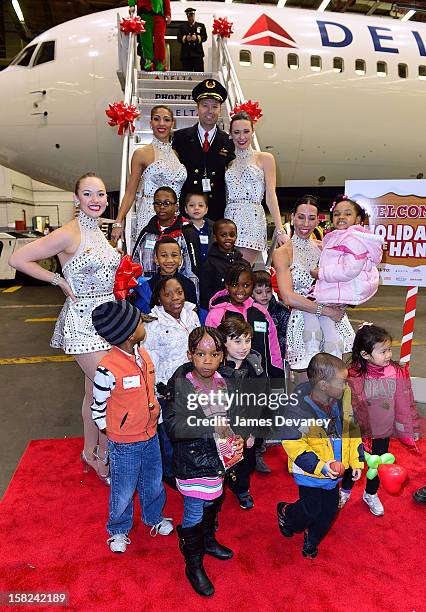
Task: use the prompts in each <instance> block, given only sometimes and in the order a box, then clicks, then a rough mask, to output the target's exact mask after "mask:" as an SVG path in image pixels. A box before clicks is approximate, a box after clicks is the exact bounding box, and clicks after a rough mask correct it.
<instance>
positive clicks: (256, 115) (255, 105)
mask: <svg viewBox="0 0 426 612" xmlns="http://www.w3.org/2000/svg"><path fill="white" fill-rule="evenodd" d="M241 111H245V112H246V113H247V114H248V115H250V117H251V120H252V121H253V123H256V122H257V121H258V120H259V119H260V118H261V117H262V116H263V112H262V109H261V108H260V106H259V102H253V101H252V100H247V102H243V103H242V104H236V105H235V106H234V108H233V110H232V111H231V117H233V116H234V115H236V114H237V113H240V112H241Z"/></svg>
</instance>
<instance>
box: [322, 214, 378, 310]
mask: <svg viewBox="0 0 426 612" xmlns="http://www.w3.org/2000/svg"><path fill="white" fill-rule="evenodd" d="M322 245H323V246H322V253H321V258H320V261H319V276H318V280H317V282H316V283H315V286H314V289H313V295H314V296H315V300H316V301H317V302H320V303H322V304H352V305H355V306H356V305H358V304H362V303H363V302H366V301H367V300H369V299H370V298H371V297H373V295H374V294H375V293H376V291H377V289H378V287H379V271H378V270H377V264H379V263H380V261H381V259H382V248H383V238H382V237H381V236H376V235H375V234H373V233H372V232H370V230H368V229H365V228H363V227H361V225H351V227H349V228H348V229H347V230H344V231H342V230H334V231H333V232H330V233H329V234H326V236H324V239H323V241H322Z"/></svg>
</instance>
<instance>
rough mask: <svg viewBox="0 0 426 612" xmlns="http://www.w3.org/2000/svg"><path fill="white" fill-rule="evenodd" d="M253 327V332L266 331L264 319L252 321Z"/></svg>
mask: <svg viewBox="0 0 426 612" xmlns="http://www.w3.org/2000/svg"><path fill="white" fill-rule="evenodd" d="M253 328H254V331H255V332H263V333H265V332H266V322H265V321H253Z"/></svg>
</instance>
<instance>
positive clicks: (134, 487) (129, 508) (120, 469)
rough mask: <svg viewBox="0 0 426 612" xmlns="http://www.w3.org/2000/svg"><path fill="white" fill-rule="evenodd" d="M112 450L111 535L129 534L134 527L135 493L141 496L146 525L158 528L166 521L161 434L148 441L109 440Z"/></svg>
mask: <svg viewBox="0 0 426 612" xmlns="http://www.w3.org/2000/svg"><path fill="white" fill-rule="evenodd" d="M108 447H109V457H110V469H111V491H110V496H109V520H108V523H107V531H108V533H109V534H110V535H115V534H116V533H129V531H130V529H131V528H132V526H133V496H134V494H135V491H137V492H138V495H139V502H140V505H141V510H142V520H143V522H144V523H145V525H156V524H157V523H159V522H160V521H161V520H162V518H163V515H162V512H163V508H164V504H165V502H166V493H165V491H164V487H163V483H162V481H161V473H162V468H161V454H160V445H159V442H158V436H157V434H155V436H154V437H153V438H151V439H150V440H146V441H145V442H129V443H121V442H112V441H111V440H109V441H108Z"/></svg>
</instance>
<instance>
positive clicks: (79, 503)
mask: <svg viewBox="0 0 426 612" xmlns="http://www.w3.org/2000/svg"><path fill="white" fill-rule="evenodd" d="M420 446H421V448H422V451H423V455H422V456H419V455H413V454H411V453H409V452H408V451H407V450H405V449H404V448H402V447H401V445H400V444H398V443H396V444H394V446H393V449H391V450H393V452H394V453H395V455H396V457H397V461H398V463H399V464H400V465H403V466H404V467H406V468H407V469H409V472H410V482H409V483H408V485H407V486H406V487H405V489H404V491H403V492H402V494H401V495H400V496H398V497H392V496H390V495H388V494H387V493H385V492H382V494H381V497H382V501H383V503H384V506H385V511H386V513H385V516H384V517H382V518H376V517H374V516H373V515H372V514H370V512H369V510H368V508H367V506H366V505H365V504H364V503H363V502H362V500H361V499H360V497H361V494H362V490H363V487H362V486H361V485H358V486H356V487H355V489H354V492H353V494H352V499H351V501H350V502H349V503H348V504H347V505H346V506H345V508H344V509H343V510H342V512H341V513H340V515H339V516H338V518H337V520H336V522H335V524H334V526H333V527H332V529H331V531H330V532H329V534H328V536H327V537H326V539H325V540H324V542H323V543H322V544H321V547H320V554H319V556H318V557H317V559H315V560H307V559H304V558H303V557H302V555H301V546H302V535H296V536H294V537H293V538H289V539H287V538H283V537H282V536H281V534H280V533H279V531H278V527H277V520H276V516H275V506H276V503H277V501H279V500H294V499H295V498H296V491H297V490H296V487H295V485H294V483H293V481H292V479H291V478H290V477H289V475H288V474H287V473H286V472H285V465H286V461H285V456H284V453H283V451H282V450H281V448H280V447H274V448H272V449H270V450H268V453H267V461H268V463H269V464H270V465H271V467H272V468H273V473H272V475H270V476H262V475H260V476H259V475H256V476H254V478H253V484H252V493H253V497H254V499H255V508H254V509H253V510H252V511H249V512H247V511H243V510H241V509H240V508H239V506H238V505H237V503H236V501H235V498H234V497H233V496H232V495H231V494H230V493H228V495H227V499H226V501H225V504H224V508H223V511H222V512H221V515H220V529H219V534H218V539H219V540H221V541H222V542H223V543H224V544H227V545H229V546H231V547H232V548H233V550H234V552H235V557H234V559H232V560H230V561H218V560H216V559H213V558H211V557H208V558H206V561H205V565H206V568H207V570H208V573H209V575H210V577H211V578H212V580H213V582H214V584H215V587H216V594H215V596H214V597H213V598H210V599H204V598H201V597H199V596H198V595H196V594H195V593H193V591H192V590H191V587H190V586H189V584H188V583H187V581H186V579H185V577H184V573H183V567H184V566H183V559H182V557H181V556H180V553H179V551H178V545H177V540H176V536H175V534H173V535H171V536H168V537H164V536H157V537H156V538H155V539H154V538H151V537H150V536H149V532H148V529H147V528H146V527H145V526H144V525H142V524H141V523H140V521H139V512H137V514H136V518H137V520H136V522H135V528H134V529H133V531H132V532H131V534H130V538H131V540H132V544H131V545H130V546H129V548H128V551H127V552H126V553H125V554H124V555H114V554H113V553H111V552H110V551H109V549H108V547H107V545H106V543H105V542H106V539H107V534H106V532H105V522H106V518H107V507H108V506H107V502H108V488H107V487H105V486H104V485H103V484H102V483H101V482H100V481H99V480H98V479H97V478H96V476H95V474H94V472H93V471H91V472H90V473H89V474H83V472H82V471H81V468H80V465H79V463H78V461H77V458H78V454H79V451H80V449H81V441H80V440H76V439H74V440H40V441H33V442H31V443H30V445H29V446H28V448H27V450H26V452H25V454H24V456H23V458H22V460H21V463H20V465H19V467H18V469H17V472H16V474H15V476H14V478H13V480H12V482H11V484H10V486H9V488H8V490H7V492H6V494H5V496H4V499H3V501H2V502H1V504H0V533H1V539H0V541H1V544H0V559H1V562H0V564H1V572H0V591H48V592H53V591H68V592H69V597H70V606H69V609H73V610H96V611H97V612H98V611H103V610H105V611H107V610H108V611H110V610H126V609H127V610H144V612H145V611H150V610H153V611H157V610H162V611H165V610H171V609H173V610H185V611H188V612H191V611H192V610H194V611H195V610H197V611H198V610H200V609H201V608H203V609H204V610H208V611H209V610H214V611H220V612H222V611H226V612H228V611H230V610H249V611H255V610H262V612H263V611H265V610H266V611H269V610H271V611H272V610H274V611H276V610H280V611H290V610H292V611H293V610H295V611H296V612H297V611H300V610H306V611H309V612H312V611H313V612H317V611H321V612H334V611H336V612H337V611H341V610H349V611H355V610H356V611H357V612H358V611H361V612H382V611H383V612H394V611H395V612H401V611H405V610H406V611H407V612H412V611H415V612H421V611H422V610H425V609H426V587H425V582H426V581H425V577H424V567H425V533H426V529H425V525H426V507H423V506H418V505H416V504H415V503H414V502H413V501H412V497H411V496H412V493H413V491H414V490H415V489H416V488H418V487H420V486H423V485H426V473H425V470H424V465H425V462H424V456H425V453H426V443H425V441H424V440H423V441H422V442H421V444H420ZM167 494H168V501H167V506H166V513H165V514H166V516H172V517H173V518H174V523H175V525H176V524H177V523H179V522H180V519H181V512H182V502H181V499H180V497H179V495H178V494H177V493H175V492H174V491H170V489H167ZM10 609H12V608H10ZM13 609H15V610H16V608H13ZM21 609H22V608H21ZM26 609H28V607H26ZM46 609H48V608H46Z"/></svg>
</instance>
